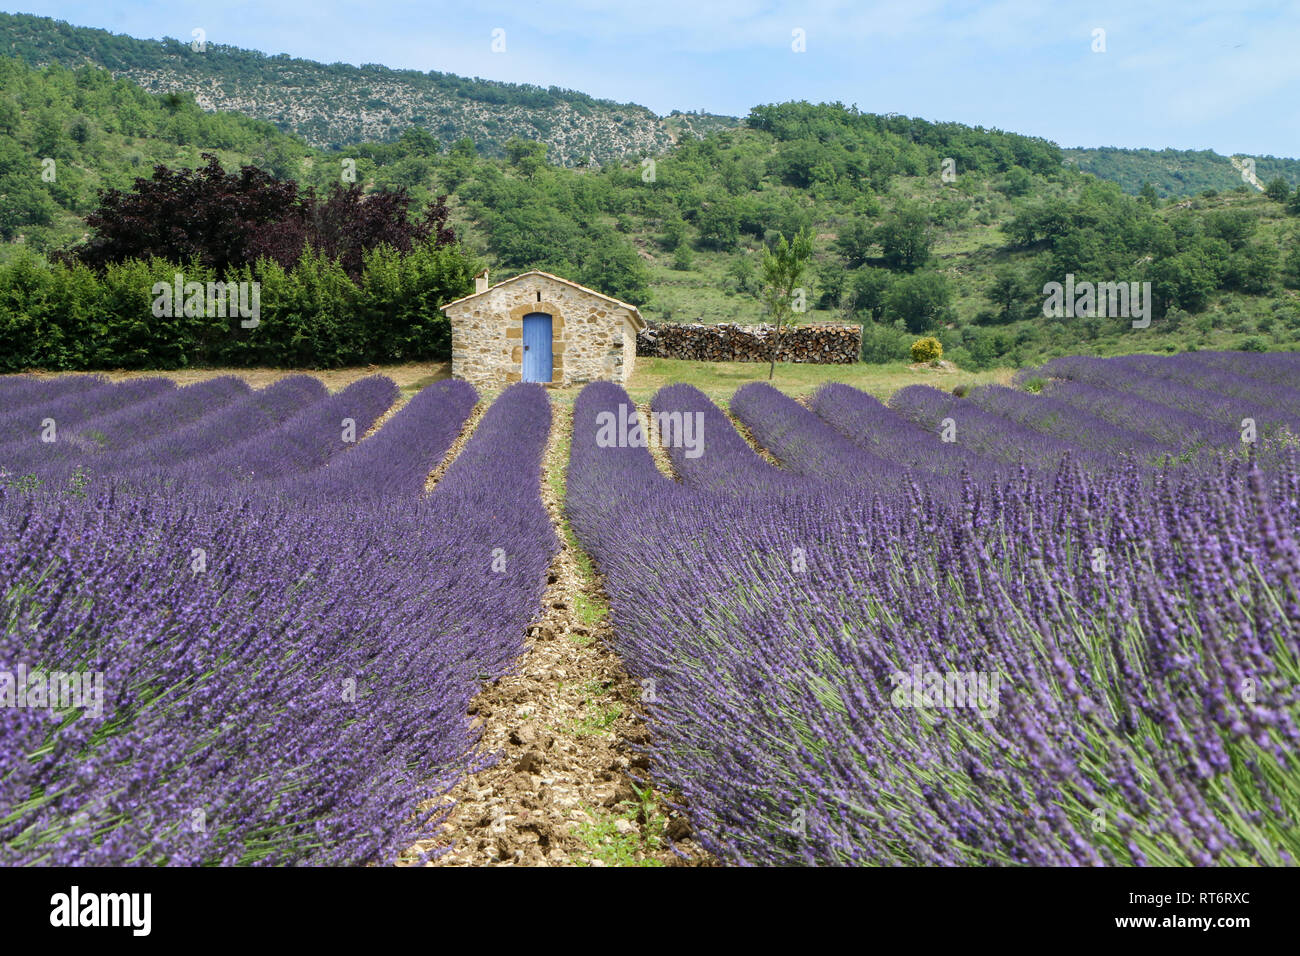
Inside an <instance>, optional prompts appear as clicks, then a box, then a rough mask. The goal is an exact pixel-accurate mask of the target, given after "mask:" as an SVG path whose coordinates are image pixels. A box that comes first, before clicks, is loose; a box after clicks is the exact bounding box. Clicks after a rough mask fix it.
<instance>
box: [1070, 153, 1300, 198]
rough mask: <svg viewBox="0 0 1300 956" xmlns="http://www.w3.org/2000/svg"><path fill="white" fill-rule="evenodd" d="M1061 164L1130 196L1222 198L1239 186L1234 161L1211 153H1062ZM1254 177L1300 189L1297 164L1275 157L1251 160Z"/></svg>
mask: <svg viewBox="0 0 1300 956" xmlns="http://www.w3.org/2000/svg"><path fill="white" fill-rule="evenodd" d="M1062 152H1063V153H1064V157H1065V161H1066V162H1067V163H1068V164H1070V165H1071V166H1074V167H1076V168H1077V169H1079V170H1081V171H1083V172H1085V173H1091V174H1092V175H1094V176H1096V177H1097V178H1099V179H1108V180H1111V181H1112V182H1115V183H1118V184H1119V186H1120V188H1121V189H1123V190H1124V191H1125V192H1126V193H1129V194H1131V195H1139V194H1140V193H1141V190H1142V187H1143V184H1144V183H1145V184H1149V185H1150V186H1151V188H1152V192H1154V193H1156V194H1157V195H1159V196H1161V197H1183V196H1195V195H1198V194H1201V193H1203V192H1204V191H1206V190H1212V191H1215V192H1226V191H1228V190H1230V189H1235V188H1237V187H1238V186H1240V185H1242V180H1241V171H1240V170H1239V169H1237V168H1236V167H1235V166H1233V165H1232V159H1231V158H1230V157H1228V156H1222V155H1220V154H1218V153H1216V152H1214V151H1213V150H1209V149H1205V150H1190V149H1189V150H1179V149H1158V150H1157V149H1116V148H1114V147H1101V148H1099V149H1066V150H1063V151H1062ZM1255 175H1256V176H1257V177H1258V179H1259V180H1260V181H1261V182H1270V181H1272V180H1276V179H1280V180H1282V181H1283V182H1284V183H1290V184H1291V185H1292V186H1295V185H1297V184H1300V161H1297V160H1294V159H1278V158H1276V157H1273V156H1257V157H1255Z"/></svg>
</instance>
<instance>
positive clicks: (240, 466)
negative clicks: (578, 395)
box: [0, 377, 556, 864]
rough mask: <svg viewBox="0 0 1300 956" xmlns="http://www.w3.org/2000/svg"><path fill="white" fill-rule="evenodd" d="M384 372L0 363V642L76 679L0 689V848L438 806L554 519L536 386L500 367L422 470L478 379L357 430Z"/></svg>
mask: <svg viewBox="0 0 1300 956" xmlns="http://www.w3.org/2000/svg"><path fill="white" fill-rule="evenodd" d="M395 397H396V388H395V386H394V385H393V384H392V382H391V381H389V380H387V379H384V378H380V377H374V378H371V379H366V380H362V381H360V382H357V383H355V384H354V385H352V386H350V387H348V388H347V389H344V390H343V391H341V392H339V393H337V394H335V395H328V394H326V393H325V390H324V389H323V388H322V387H321V386H320V384H319V382H316V381H315V380H314V379H311V378H307V377H293V378H289V379H285V380H282V381H280V382H279V383H277V384H276V385H274V386H271V387H270V388H267V389H264V390H260V391H251V390H249V389H248V388H247V387H246V386H244V385H242V383H239V382H237V381H234V380H230V379H219V380H214V381H211V382H207V383H204V384H202V385H193V386H188V387H185V388H175V387H174V386H173V385H171V383H166V382H161V381H159V380H156V379H151V380H145V381H144V382H142V383H124V384H121V385H112V384H109V383H107V382H105V381H102V380H96V379H93V378H90V377H79V378H76V379H58V380H53V381H49V382H33V381H31V380H28V379H21V380H20V379H0V442H2V444H0V468H3V469H4V470H5V471H6V473H7V478H6V479H5V480H4V481H3V482H0V579H3V580H4V581H5V582H6V588H5V591H4V594H3V596H2V597H0V603H2V605H3V613H4V620H5V627H4V628H3V630H2V631H0V670H6V671H8V672H9V673H11V674H12V673H14V672H15V671H16V669H17V665H20V664H21V665H24V667H25V670H26V679H27V687H26V689H25V693H26V697H27V703H28V704H31V703H32V701H33V700H35V698H32V695H31V690H32V688H33V687H38V686H39V684H40V681H41V680H42V679H43V678H42V676H41V675H42V674H45V675H48V674H50V673H51V672H53V671H61V672H66V673H69V674H77V675H86V676H87V677H90V676H91V675H93V678H94V680H96V681H99V682H101V686H102V697H101V698H100V699H99V701H98V703H97V704H96V703H95V702H94V701H93V700H89V701H88V700H82V701H80V702H78V703H79V705H80V706H75V707H64V706H50V705H49V702H48V701H41V700H37V701H36V702H37V703H38V704H40V706H11V707H5V708H3V709H0V740H3V741H4V743H5V746H4V747H3V748H0V846H3V850H0V862H3V863H6V864H33V863H36V864H121V863H138V864H162V863H170V864H201V863H226V864H239V863H259V864H274V863H308V864H320V863H356V862H362V861H370V860H381V859H390V858H392V857H393V856H394V855H395V854H397V853H399V852H400V851H402V850H403V849H404V848H406V847H408V846H410V845H411V844H412V843H413V842H414V841H415V840H416V839H417V838H418V837H420V836H423V835H427V834H428V833H429V832H430V831H431V828H433V827H434V826H435V825H436V824H437V822H438V820H439V815H440V813H439V811H437V810H435V809H434V806H435V804H434V802H433V801H434V800H435V798H437V797H438V795H439V794H441V793H443V792H445V791H446V789H447V788H448V787H449V786H450V785H451V784H452V783H453V782H454V781H455V780H456V779H457V778H458V777H459V776H460V775H461V774H463V773H464V772H465V771H466V769H467V768H468V766H469V765H470V762H471V761H472V760H473V759H475V758H474V757H473V756H472V754H473V750H474V745H475V741H476V735H475V733H474V732H473V731H471V729H470V728H469V727H468V725H467V723H466V717H465V714H466V710H467V706H468V702H469V700H470V698H471V697H472V696H473V695H474V693H476V692H477V690H478V688H479V687H480V686H481V682H482V680H483V679H485V678H490V677H493V676H495V675H498V674H500V673H502V672H503V671H504V670H505V669H506V668H508V667H509V666H511V662H512V661H513V660H514V658H515V657H517V656H518V654H519V653H520V651H521V650H522V635H523V633H524V631H525V629H526V625H527V623H528V621H529V620H530V619H531V618H532V616H533V615H534V613H535V609H536V607H537V605H538V602H539V600H540V596H541V593H542V589H543V587H544V583H545V571H546V567H547V565H548V564H549V561H550V558H551V556H552V555H553V553H554V550H555V548H556V541H555V539H554V534H553V531H552V528H551V524H550V521H549V519H548V517H547V515H546V513H545V510H544V508H543V507H542V504H541V501H540V496H539V491H538V487H539V476H540V467H541V456H542V451H543V448H544V446H545V442H546V440H547V435H548V431H549V421H550V409H549V403H548V401H547V398H546V396H545V394H544V392H543V391H542V390H541V389H540V388H538V387H535V386H518V387H516V388H512V389H510V390H507V391H506V392H505V393H504V394H503V395H502V396H501V397H500V398H499V399H498V400H497V401H496V402H495V403H494V404H493V406H492V407H491V409H489V411H488V412H487V414H486V415H485V416H484V418H483V419H482V421H481V423H480V425H479V427H478V428H477V430H476V431H475V434H474V436H473V437H472V438H471V440H470V441H469V442H468V443H467V445H466V447H465V448H464V450H463V451H462V453H461V455H460V456H459V457H458V459H457V461H456V462H455V463H453V465H452V466H451V467H450V468H449V469H448V470H447V472H446V474H445V475H444V477H443V479H442V480H441V481H440V482H439V484H438V486H437V488H436V489H435V490H434V492H433V493H432V494H431V495H427V496H426V495H424V493H423V492H424V482H425V479H426V477H427V475H428V474H429V472H430V470H431V469H432V468H433V467H434V466H436V465H437V463H438V462H439V461H440V460H441V458H442V457H443V456H444V455H445V453H446V452H447V450H448V448H449V447H450V445H451V443H452V441H453V440H454V439H455V437H456V435H457V434H458V433H459V431H460V429H461V426H462V425H463V423H464V421H465V419H466V418H467V416H468V414H469V412H470V410H471V409H472V407H473V405H474V404H475V402H476V400H477V396H476V394H475V393H474V390H473V389H472V388H471V387H470V386H469V385H467V384H465V383H462V382H448V383H439V384H437V385H433V386H430V387H429V388H426V389H425V390H423V391H421V392H420V393H419V394H417V395H416V396H414V397H413V398H412V399H411V401H410V402H408V403H407V404H406V405H405V406H404V407H403V408H402V409H401V410H400V411H399V412H397V414H396V415H394V416H393V417H392V419H391V420H390V421H388V422H387V423H386V424H385V425H384V426H383V427H382V428H381V429H379V430H378V431H377V432H375V433H374V434H373V435H371V436H370V437H365V438H364V439H363V440H359V441H358V440H357V439H362V436H364V435H365V434H366V431H367V430H368V429H369V428H370V427H371V426H372V425H373V424H374V423H375V422H376V421H377V420H378V419H379V417H380V415H382V414H383V412H384V411H385V410H386V409H387V408H388V407H389V406H390V405H391V404H392V402H393V399H394V398H395ZM51 421H52V422H53V423H54V427H55V432H56V434H55V438H54V440H53V441H42V440H41V434H48V427H49V426H48V423H49V422H51ZM43 423H45V424H43ZM38 433H40V434H38ZM0 679H2V678H0ZM92 696H93V695H92Z"/></svg>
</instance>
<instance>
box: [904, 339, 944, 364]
mask: <svg viewBox="0 0 1300 956" xmlns="http://www.w3.org/2000/svg"><path fill="white" fill-rule="evenodd" d="M911 353H912V361H913V362H937V361H938V360H939V359H941V358H942V357H943V346H942V345H941V344H940V343H939V340H938V339H936V338H934V337H933V336H927V337H925V338H923V339H917V340H916V341H915V342H913V343H912V348H911Z"/></svg>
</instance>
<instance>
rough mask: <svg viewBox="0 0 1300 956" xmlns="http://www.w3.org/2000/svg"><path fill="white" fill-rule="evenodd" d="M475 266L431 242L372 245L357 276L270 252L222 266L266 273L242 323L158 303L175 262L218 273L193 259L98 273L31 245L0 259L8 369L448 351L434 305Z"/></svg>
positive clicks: (298, 363)
mask: <svg viewBox="0 0 1300 956" xmlns="http://www.w3.org/2000/svg"><path fill="white" fill-rule="evenodd" d="M476 271H477V263H475V262H474V261H473V260H472V259H471V258H470V257H469V256H467V255H466V254H465V252H464V251H463V250H462V249H461V248H460V247H459V246H443V247H440V248H439V247H435V246H434V245H433V244H432V243H426V244H423V245H421V246H417V247H416V248H414V249H412V250H411V251H410V252H409V253H407V254H406V255H399V254H398V253H396V252H394V251H393V250H392V249H390V248H388V247H380V248H378V249H375V250H372V251H371V252H370V253H369V254H368V256H367V258H366V263H365V268H364V271H363V273H362V276H361V279H360V281H359V282H354V281H353V280H352V279H350V278H349V277H348V275H347V273H346V272H344V271H343V268H342V266H340V265H339V263H338V262H337V261H335V260H330V259H327V258H325V257H323V256H321V255H319V254H317V253H315V252H313V251H312V250H310V249H308V250H306V251H305V252H304V253H303V255H302V258H301V259H300V260H299V262H298V263H297V265H296V266H295V267H294V268H293V269H289V270H286V269H284V268H282V267H280V266H279V265H277V264H276V263H274V262H271V261H269V260H262V261H261V262H259V263H258V265H257V266H256V267H244V268H242V269H239V270H235V271H232V272H229V273H227V274H226V275H225V276H222V277H220V279H221V280H224V281H226V282H250V283H251V282H257V283H259V291H260V315H259V320H260V321H259V324H258V325H257V326H256V327H255V328H252V329H245V328H243V327H242V325H241V317H239V316H238V315H229V316H224V317H223V316H221V315H218V314H213V315H211V316H209V315H206V314H197V315H190V316H187V315H185V314H184V310H183V309H173V313H174V314H173V315H172V316H170V317H168V316H166V315H162V316H158V315H155V314H154V309H153V305H154V302H155V298H156V297H155V294H154V285H155V283H159V282H161V283H163V284H165V285H167V286H171V285H172V283H173V281H174V279H175V276H176V274H177V273H180V274H182V275H183V277H184V281H185V282H199V283H203V284H205V286H206V283H208V282H214V281H218V278H219V277H218V276H217V275H216V274H215V273H213V272H212V271H211V270H209V269H205V268H204V267H202V266H200V265H199V264H197V263H193V262H191V263H185V264H177V263H169V262H165V261H162V260H158V259H153V260H150V261H148V262H140V261H139V260H128V261H127V262H124V263H121V264H111V265H109V266H108V267H107V268H106V269H105V270H104V272H103V274H102V275H100V276H97V275H96V274H95V273H94V272H93V271H92V270H90V269H88V268H87V267H85V266H82V265H80V264H76V263H73V264H63V263H58V264H55V265H49V264H48V263H45V262H43V261H41V260H40V259H39V258H38V257H37V256H36V255H35V254H33V253H31V252H29V251H25V252H22V253H19V254H18V255H17V256H15V257H13V258H11V259H10V260H9V261H8V262H6V263H3V264H0V372H17V371H23V370H25V369H31V368H41V369H50V370H59V371H66V370H79V369H109V368H128V369H138V368H158V369H176V368H182V367H185V366H189V365H229V366H250V365H270V366H281V367H292V368H307V367H310V368H330V367H338V366H342V365H357V364H365V363H372V362H373V363H381V362H382V363H389V362H403V361H419V360H429V359H445V358H447V357H448V356H449V355H450V352H451V337H450V330H449V327H448V322H447V318H446V316H445V315H443V314H442V313H441V312H440V311H439V310H438V307H439V306H440V305H442V304H443V303H445V302H447V301H450V300H451V299H453V298H457V297H459V296H461V295H465V294H467V293H468V292H470V291H472V289H473V285H474V283H473V275H474V273H475V272H476Z"/></svg>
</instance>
